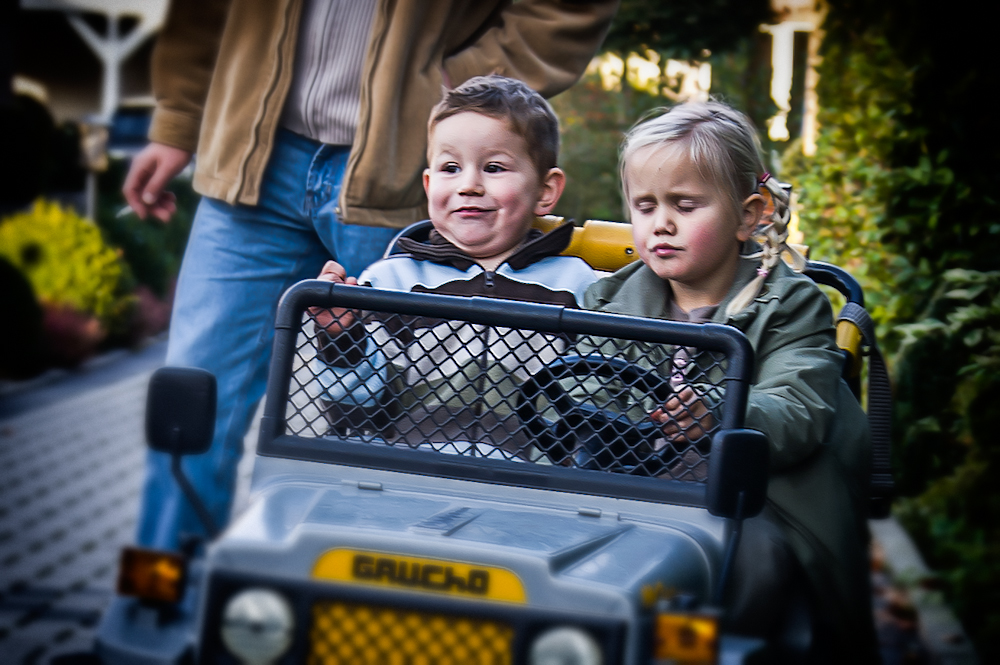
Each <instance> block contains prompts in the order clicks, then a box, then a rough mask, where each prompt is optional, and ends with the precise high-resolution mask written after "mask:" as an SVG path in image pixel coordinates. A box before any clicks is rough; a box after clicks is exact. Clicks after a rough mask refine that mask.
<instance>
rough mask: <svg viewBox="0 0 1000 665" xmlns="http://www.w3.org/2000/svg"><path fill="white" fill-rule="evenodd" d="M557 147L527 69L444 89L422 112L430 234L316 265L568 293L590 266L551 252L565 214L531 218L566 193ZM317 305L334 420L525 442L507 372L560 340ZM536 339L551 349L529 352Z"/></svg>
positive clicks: (429, 282)
mask: <svg viewBox="0 0 1000 665" xmlns="http://www.w3.org/2000/svg"><path fill="white" fill-rule="evenodd" d="M558 151H559V125H558V121H557V119H556V117H555V114H554V113H553V111H552V109H551V107H550V106H549V105H548V103H547V102H546V101H545V100H544V99H543V98H542V97H541V96H540V95H539V94H537V93H536V92H534V91H533V90H531V89H530V88H528V87H527V86H526V85H525V84H524V83H521V82H520V81H516V80H513V79H509V78H505V77H501V76H487V77H478V78H474V79H471V80H469V81H467V82H466V83H465V84H463V85H461V86H460V87H458V88H455V89H454V90H449V91H447V92H446V93H445V95H444V98H443V99H442V101H441V102H440V103H439V104H438V105H437V106H436V107H435V108H434V109H433V111H432V112H431V117H430V121H429V123H428V154H427V161H428V164H429V166H428V168H427V169H426V170H425V171H424V189H425V191H426V192H427V200H428V209H429V212H430V221H431V223H432V225H433V227H434V228H433V231H431V233H430V237H429V238H428V240H427V241H426V242H419V241H416V240H412V239H401V240H400V241H399V246H400V247H401V248H402V249H403V250H404V253H401V254H395V255H392V256H389V257H387V258H385V259H383V260H381V261H378V262H376V263H374V264H372V265H371V266H370V267H369V268H368V269H367V270H365V271H364V272H363V273H362V274H361V275H360V276H359V277H358V278H357V279H354V278H352V277H348V276H347V275H346V274H345V271H344V269H343V268H342V267H341V266H340V265H339V264H337V263H335V262H333V261H330V262H328V263H327V264H326V266H324V268H323V271H322V272H321V273H320V275H319V279H322V280H326V281H331V282H336V283H343V284H361V285H367V286H374V287H376V288H381V289H390V290H398V291H420V292H422V293H436V294H445V295H458V296H484V297H489V298H506V299H510V300H522V301H531V302H542V303H550V304H560V305H566V306H571V307H576V305H577V301H578V300H579V299H580V298H581V297H582V295H583V292H584V291H585V290H586V288H587V287H588V286H589V285H590V284H591V283H592V282H593V281H594V280H595V275H594V271H593V270H592V269H591V268H590V267H589V266H588V265H587V264H586V263H585V262H584V261H582V260H581V259H578V258H575V257H567V256H560V255H559V252H561V251H562V250H563V249H565V248H566V246H567V245H568V244H569V241H570V239H571V237H572V231H573V228H572V224H569V223H567V224H564V225H562V226H560V227H558V228H556V229H555V230H553V231H551V232H549V233H547V234H543V233H542V232H540V231H538V230H535V229H532V222H533V221H534V219H535V217H536V216H537V215H545V214H548V213H550V212H552V210H553V209H554V207H555V205H556V203H557V202H558V200H559V197H560V195H561V194H562V191H563V187H564V185H565V175H564V174H563V172H562V170H560V169H559V168H558V167H557V166H556V158H557V155H558ZM312 314H313V316H314V317H315V321H316V328H317V343H318V346H319V354H318V358H319V359H320V364H319V365H320V367H319V371H318V372H317V378H318V379H319V381H320V382H321V384H322V385H323V387H324V390H325V395H324V399H325V400H326V402H327V404H326V406H327V409H326V414H327V417H328V419H329V421H330V425H331V427H332V430H333V431H334V432H338V431H343V430H347V429H360V430H365V429H375V430H380V432H379V434H380V436H383V437H386V438H391V439H395V440H401V441H405V442H407V443H409V444H411V445H421V444H425V443H432V442H452V443H454V442H455V441H465V442H485V443H487V444H491V446H499V447H503V448H504V449H506V450H507V451H508V452H514V453H517V454H520V455H521V456H524V454H523V453H524V451H523V450H521V446H523V445H524V443H525V442H524V441H522V440H520V439H521V436H520V435H519V434H518V431H519V430H520V425H519V423H518V421H517V419H516V417H514V416H513V415H512V413H511V408H512V406H513V405H512V404H511V403H510V400H511V399H512V398H511V397H510V395H511V394H513V391H512V385H510V382H511V381H517V380H519V379H523V378H525V377H526V376H527V374H526V372H527V371H528V370H530V369H532V368H535V367H537V366H538V365H539V363H543V362H546V361H547V360H551V359H553V358H555V357H556V356H557V355H558V353H559V351H560V350H561V346H560V343H559V342H558V340H548V341H545V340H539V336H538V335H533V334H529V333H521V332H520V331H517V330H512V331H502V330H498V329H484V327H483V326H473V325H471V324H465V325H456V324H455V323H452V322H441V321H428V320H426V319H416V318H413V317H410V318H408V319H401V318H400V317H392V319H393V320H392V321H389V320H388V317H387V316H386V315H380V314H375V315H369V316H367V317H366V318H365V320H364V321H360V320H358V319H357V318H356V317H355V315H354V313H352V312H350V311H344V310H323V309H318V308H314V309H313V310H312ZM543 347H544V348H546V349H548V351H547V353H546V352H543V353H541V354H539V353H537V352H536V350H538V349H540V348H543ZM545 355H548V356H550V357H549V358H547V359H546V358H544V357H541V356H545ZM484 359H485V360H484ZM477 365H478V368H477V367H476V366H477ZM470 370H471V371H470ZM480 370H485V372H482V371H480ZM473 376H475V378H470V377H473ZM505 384H506V385H505ZM400 407H405V408H400ZM390 411H391V412H392V413H391V417H390ZM359 421H360V424H359ZM388 422H392V428H391V431H389V430H387V429H386V427H387V425H386V423H388ZM379 423H382V424H381V425H380V424H379ZM468 445H471V443H469V444H468ZM489 451H490V452H493V451H495V448H493V447H489ZM459 452H461V451H459ZM507 456H508V457H509V456H510V455H507Z"/></svg>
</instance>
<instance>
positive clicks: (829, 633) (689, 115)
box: [584, 102, 876, 662]
mask: <svg viewBox="0 0 1000 665" xmlns="http://www.w3.org/2000/svg"><path fill="white" fill-rule="evenodd" d="M620 170H621V179H622V191H623V193H624V198H625V203H626V207H627V211H628V215H629V218H630V221H631V224H632V234H633V238H634V240H635V244H636V249H637V251H638V253H639V256H640V257H641V259H642V261H641V262H638V261H637V262H635V263H633V264H632V265H630V266H628V267H626V268H623V269H622V270H620V271H618V272H617V273H615V274H614V275H611V276H610V277H607V278H605V279H602V280H600V281H598V282H596V283H595V284H593V285H592V286H591V287H590V288H589V289H588V291H587V292H586V294H585V297H584V306H585V307H588V308H590V309H596V310H601V311H608V312H616V313H623V314H631V315H636V316H646V317H657V318H666V319H672V320H681V321H691V322H706V321H711V322H715V323H723V324H727V325H731V326H734V327H736V328H739V329H740V330H742V331H743V333H744V334H745V335H746V336H747V338H748V339H749V341H750V343H751V345H752V346H753V347H754V351H755V366H754V376H753V384H752V386H751V389H750V396H749V400H748V407H747V414H746V427H749V428H752V429H756V430H759V431H762V432H764V433H765V434H766V435H767V437H768V440H769V442H770V448H771V450H770V452H771V455H770V460H771V461H770V467H771V469H770V474H771V475H770V479H769V486H768V502H767V506H766V507H765V509H764V511H763V513H762V514H761V515H760V516H758V517H756V518H754V519H752V520H748V522H747V524H746V525H745V528H744V536H743V541H742V543H741V546H740V551H739V553H738V555H737V568H736V575H735V579H734V584H733V585H732V587H731V594H730V597H729V599H728V607H729V620H730V626H731V628H732V629H733V630H737V631H739V632H744V633H752V634H760V635H766V636H771V634H772V633H774V632H775V631H777V630H779V629H780V627H781V625H782V617H783V612H784V609H785V606H786V604H787V603H786V601H787V598H788V597H789V595H790V594H791V592H792V590H794V589H796V588H803V589H806V590H807V592H806V593H807V596H808V598H809V599H810V601H811V604H812V606H813V610H814V611H813V613H812V616H813V618H814V623H815V626H814V627H815V628H817V629H818V632H817V634H818V635H821V636H824V637H825V638H826V639H825V641H823V643H822V644H821V645H820V646H818V647H817V648H818V649H819V650H821V651H825V652H828V653H827V654H826V655H829V654H836V655H840V656H843V657H849V658H850V662H867V661H869V660H873V659H874V658H875V655H876V651H875V640H874V630H873V622H872V616H871V595H870V593H869V582H868V567H867V526H866V522H865V504H864V497H865V496H866V490H867V485H866V483H867V460H868V459H869V457H868V446H869V434H868V425H867V420H866V418H865V415H864V412H863V411H862V410H861V408H860V406H859V405H858V403H857V401H856V400H855V398H854V397H853V395H852V394H851V392H850V390H849V389H848V388H847V385H846V383H844V381H843V380H842V379H841V366H842V356H841V353H840V351H839V350H838V348H837V346H836V343H835V335H834V326H833V316H832V311H831V308H830V303H829V301H828V300H827V299H826V297H825V296H824V295H823V294H822V293H821V292H820V291H819V289H817V287H816V286H815V285H814V284H813V283H812V281H811V280H810V279H809V278H808V277H805V276H803V275H800V274H798V273H797V272H796V271H795V270H793V269H792V268H790V267H789V266H788V265H787V264H786V263H785V262H784V261H782V260H781V255H782V253H783V252H788V253H789V254H790V255H791V256H792V257H793V258H794V263H795V264H797V266H798V267H801V265H802V264H804V261H803V259H802V257H801V256H799V255H798V253H797V252H795V251H794V250H793V249H792V248H790V247H788V245H787V243H786V241H787V237H788V219H789V211H788V199H787V196H786V194H785V192H784V191H783V190H782V189H781V187H780V186H779V185H778V183H777V182H776V181H775V180H774V179H773V178H772V177H770V176H769V175H768V174H767V172H766V171H765V169H764V165H763V163H762V160H761V157H760V147H759V141H758V138H757V132H756V130H755V129H754V127H753V125H752V123H751V122H750V121H749V120H748V119H747V117H746V116H744V115H743V114H742V113H740V112H738V111H736V110H734V109H732V108H730V107H728V106H726V105H724V104H720V103H715V102H709V103H692V104H684V105H680V106H676V107H674V108H672V109H670V110H669V111H667V112H665V113H661V114H660V115H657V116H655V117H652V118H649V119H647V120H644V121H642V122H640V123H639V124H637V125H636V126H635V127H634V128H633V129H632V130H631V131H629V132H628V134H627V136H626V137H625V140H624V142H623V144H622V148H621V163H620ZM763 191H766V192H768V193H769V194H770V198H771V199H772V200H773V201H774V206H773V207H774V212H773V213H772V214H770V215H769V216H768V217H767V218H766V219H762V217H763V212H764V209H765V198H764V196H763V194H762V192H763ZM682 364H683V363H682ZM672 373H674V383H675V395H674V397H672V398H671V399H670V400H668V401H667V402H666V403H665V404H664V405H663V406H662V407H661V408H660V409H658V410H657V411H655V412H654V413H653V414H652V416H653V418H654V419H655V420H657V421H659V422H660V423H661V424H662V426H663V431H664V435H665V438H666V440H667V441H672V442H676V441H678V440H683V439H687V440H691V441H695V440H698V439H701V438H703V437H704V436H705V433H706V432H710V431H711V429H712V427H713V426H714V423H715V418H714V415H713V413H712V407H711V403H710V401H709V400H707V399H703V395H700V394H699V393H698V392H697V389H696V388H694V387H690V386H685V385H684V383H683V371H682V370H681V371H676V368H675V370H672ZM678 377H679V378H678ZM802 582H805V584H802Z"/></svg>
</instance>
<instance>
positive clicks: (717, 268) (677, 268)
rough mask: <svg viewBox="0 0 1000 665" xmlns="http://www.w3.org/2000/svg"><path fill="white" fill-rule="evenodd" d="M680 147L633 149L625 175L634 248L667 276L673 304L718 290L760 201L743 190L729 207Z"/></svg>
mask: <svg viewBox="0 0 1000 665" xmlns="http://www.w3.org/2000/svg"><path fill="white" fill-rule="evenodd" d="M685 147H686V146H680V145H670V144H668V145H656V146H648V147H646V148H641V149H639V150H637V151H636V152H635V154H633V155H632V157H631V158H630V159H629V160H628V163H627V164H626V168H625V178H626V185H627V189H626V191H627V192H628V194H627V198H628V202H627V203H628V207H629V211H630V213H631V217H632V236H633V238H634V239H635V245H636V249H637V250H638V251H639V256H640V257H641V258H642V260H643V262H644V263H645V264H646V265H647V266H649V267H650V268H651V269H652V270H653V272H655V273H656V274H657V275H659V276H660V277H661V278H663V279H665V280H667V281H668V282H670V285H671V288H672V290H673V293H674V298H675V300H676V302H677V305H678V306H680V307H681V308H682V309H683V310H685V311H688V312H689V311H691V310H692V309H694V308H696V307H707V306H709V305H717V304H719V303H720V302H722V300H723V298H725V296H726V293H728V291H729V288H730V287H731V286H732V284H733V280H734V279H735V277H736V267H737V265H738V263H739V260H740V259H739V252H740V244H741V243H742V242H744V241H746V240H747V239H748V238H749V237H750V233H751V232H752V231H753V229H754V227H755V226H756V225H757V221H758V220H759V219H760V213H761V209H762V207H763V201H762V200H761V197H760V196H759V195H754V196H751V197H749V198H748V199H747V200H746V201H744V203H743V209H742V210H741V211H740V214H738V215H737V214H735V213H734V210H733V207H732V203H731V200H730V199H729V198H728V197H727V196H725V194H724V192H722V191H720V189H719V188H718V187H717V186H716V185H715V184H714V183H712V182H709V181H708V180H706V179H705V178H704V177H703V176H702V175H701V173H699V171H698V169H697V167H696V166H695V165H694V164H693V163H692V162H691V160H690V159H689V158H688V156H687V150H686V149H684V148H685Z"/></svg>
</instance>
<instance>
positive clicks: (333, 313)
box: [309, 261, 358, 335]
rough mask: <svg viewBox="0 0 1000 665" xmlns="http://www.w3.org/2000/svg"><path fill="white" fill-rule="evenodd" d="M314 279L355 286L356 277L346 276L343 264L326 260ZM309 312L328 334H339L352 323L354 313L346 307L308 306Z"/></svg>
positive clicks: (356, 282) (356, 283)
mask: <svg viewBox="0 0 1000 665" xmlns="http://www.w3.org/2000/svg"><path fill="white" fill-rule="evenodd" d="M316 279H319V280H322V281H324V282H333V283H334V284H347V285H348V286H357V285H358V278H357V277H348V276H347V272H346V271H345V270H344V266H342V265H340V264H339V263H337V262H336V261H327V262H326V265H324V266H323V270H321V271H320V273H319V275H318V276H317V277H316ZM309 314H310V315H311V316H312V317H313V319H314V320H315V321H316V325H317V326H319V327H320V328H322V329H323V330H325V331H326V332H327V333H329V334H330V335H339V334H340V333H341V332H343V331H344V329H345V328H347V327H348V326H350V325H351V324H352V323H354V313H353V312H352V311H351V310H349V309H347V308H346V307H331V308H330V309H325V308H323V307H310V308H309Z"/></svg>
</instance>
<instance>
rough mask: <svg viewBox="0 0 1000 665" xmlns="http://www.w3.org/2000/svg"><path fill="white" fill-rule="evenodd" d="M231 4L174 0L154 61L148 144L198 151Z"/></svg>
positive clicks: (218, 0)
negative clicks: (211, 83) (154, 98)
mask: <svg viewBox="0 0 1000 665" xmlns="http://www.w3.org/2000/svg"><path fill="white" fill-rule="evenodd" d="M228 8H229V0H172V2H171V3H170V10H169V13H168V14H167V20H166V23H165V25H164V27H163V30H162V31H161V32H160V34H159V36H158V38H157V41H156V47H155V49H154V50H153V58H152V82H153V95H154V96H155V97H156V110H155V111H154V112H153V119H152V122H151V124H150V128H149V140H150V141H155V142H157V143H163V144H166V145H169V146H173V147H175V148H181V149H183V150H187V151H189V152H195V150H196V148H197V147H198V133H199V130H200V128H201V118H202V112H203V111H204V108H205V98H206V97H207V96H208V86H209V83H210V82H211V79H212V71H213V70H214V69H215V60H216V56H217V55H218V51H219V42H220V40H221V38H222V29H223V25H224V23H225V20H226V14H227V12H228Z"/></svg>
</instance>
